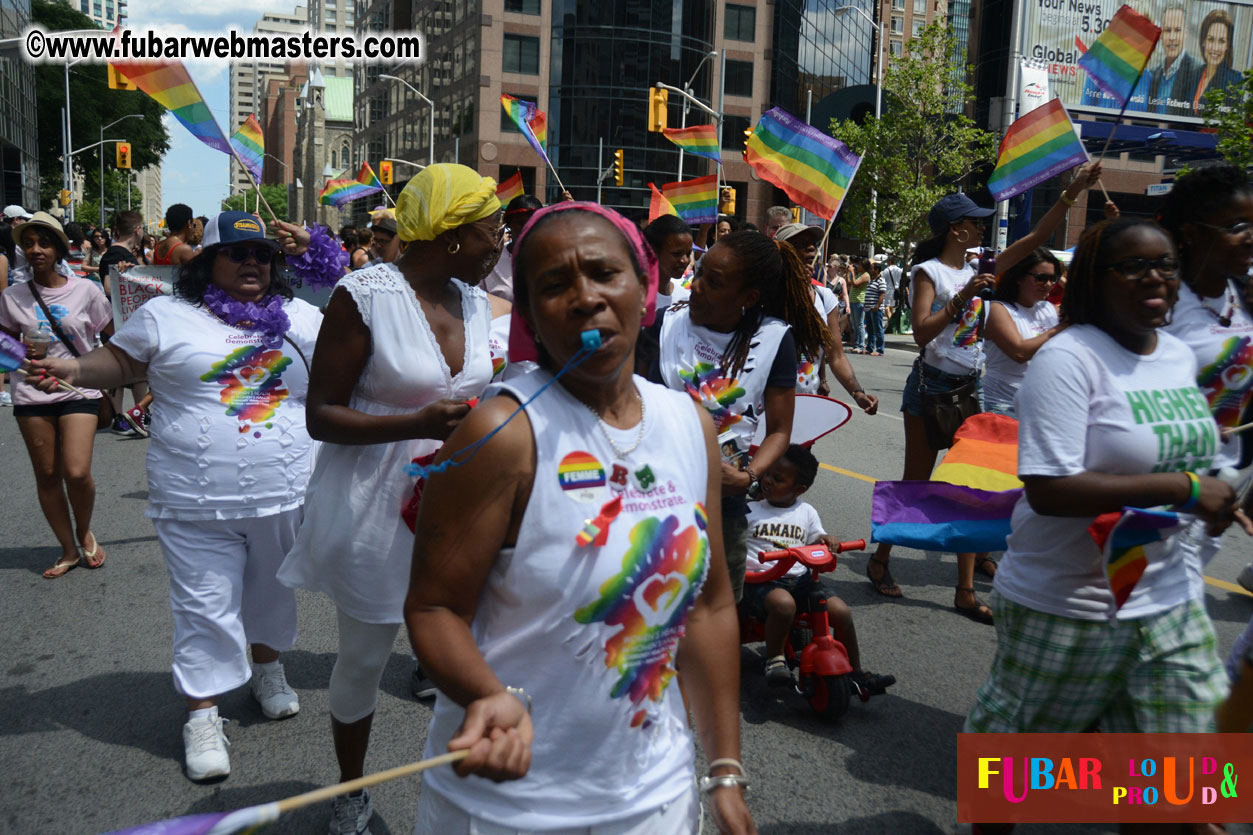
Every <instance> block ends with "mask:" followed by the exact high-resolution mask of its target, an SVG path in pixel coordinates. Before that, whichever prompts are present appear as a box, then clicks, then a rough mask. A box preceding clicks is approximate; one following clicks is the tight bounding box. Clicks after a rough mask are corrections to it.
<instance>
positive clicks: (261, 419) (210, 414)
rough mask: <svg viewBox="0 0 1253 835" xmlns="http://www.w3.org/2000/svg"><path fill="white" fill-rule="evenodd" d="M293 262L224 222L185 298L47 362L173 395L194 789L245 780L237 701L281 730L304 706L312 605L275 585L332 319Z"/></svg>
mask: <svg viewBox="0 0 1253 835" xmlns="http://www.w3.org/2000/svg"><path fill="white" fill-rule="evenodd" d="M280 228H282V229H284V230H285V231H286V233H287V234H288V236H289V237H291V236H294V237H296V238H300V239H303V237H304V233H303V230H300V229H299V228H298V227H292V226H286V225H281V226H280ZM277 249H278V247H277V244H276V243H275V242H274V241H273V240H270V239H267V238H266V237H265V231H264V229H263V228H262V226H261V224H260V223H259V222H258V221H257V219H256V217H255V216H253V215H250V214H247V213H245V212H222V213H220V214H218V215H216V216H215V217H213V218H211V219H210V220H209V223H208V225H207V226H206V228H205V233H204V249H203V250H202V251H201V253H200V254H199V255H198V256H196V257H195V258H193V259H192V260H191V261H190V262H188V263H187V264H185V265H184V266H183V267H182V268H181V270H180V272H179V275H178V278H177V280H176V282H175V289H174V292H175V295H174V296H173V297H159V298H155V299H152V300H151V301H149V302H147V303H146V304H144V305H143V306H142V307H140V308H139V309H138V310H136V311H135V313H134V314H133V315H132V316H131V318H130V319H129V320H128V321H127V322H126V324H125V325H124V326H123V327H122V328H120V329H119V330H118V332H117V334H116V335H115V336H114V337H113V339H112V341H111V342H110V343H109V344H108V345H106V346H104V347H102V348H97V349H96V350H94V351H92V352H91V353H89V354H86V355H85V356H83V357H81V358H79V359H77V360H75V359H49V360H45V361H43V362H41V363H37V364H36V367H37V368H39V369H42V370H44V371H46V372H47V373H49V374H51V375H53V376H55V377H60V378H61V379H64V380H67V381H69V382H72V383H75V384H80V385H89V386H99V387H102V388H109V387H113V386H117V385H124V384H127V383H132V382H135V381H137V380H149V381H151V383H152V387H153V389H154V390H156V391H157V392H159V397H158V398H157V400H156V402H155V403H154V404H153V407H152V408H153V411H154V417H156V420H155V421H154V422H153V430H152V440H151V443H150V444H149V446H148V501H149V504H148V511H147V515H148V517H149V518H151V519H152V520H153V525H154V526H155V527H156V531H157V539H158V541H159V542H160V544H161V551H162V554H163V555H164V557H165V564H166V568H167V569H168V571H169V575H170V607H171V609H172V610H173V615H174V665H173V670H174V686H175V688H176V689H177V690H178V692H179V693H181V694H182V695H183V696H184V697H186V699H187V707H188V710H189V711H190V715H189V717H188V721H187V724H186V725H184V726H183V743H184V748H185V754H186V766H187V776H188V777H189V778H191V779H193V780H206V779H210V778H215V777H224V776H226V775H227V774H229V773H230V758H229V756H228V754H227V751H226V746H227V744H228V743H227V740H226V736H225V734H224V733H223V730H222V724H223V722H224V721H225V720H224V719H222V717H220V716H219V715H218V709H217V700H218V697H219V696H221V695H222V694H223V693H226V692H228V691H230V690H233V689H235V688H236V687H239V686H240V685H242V684H244V683H246V682H248V681H249V680H250V679H251V682H252V692H253V695H254V696H255V697H256V698H257V700H258V702H260V704H261V710H262V712H263V713H264V714H265V715H266V716H267V717H269V718H271V719H281V718H284V717H287V716H291V715H294V714H295V713H296V712H297V711H299V709H300V702H299V700H298V699H297V697H296V693H295V692H294V691H293V690H292V689H291V687H290V686H289V685H288V684H287V680H286V677H285V675H284V672H283V667H282V664H281V663H280V662H279V653H280V652H281V651H283V650H287V649H290V648H291V647H292V645H293V644H294V643H295V641H296V596H295V593H294V592H293V591H292V590H291V589H288V588H286V587H285V586H283V585H282V584H280V583H279V582H278V580H277V578H276V576H275V575H276V573H277V571H278V566H279V564H280V563H281V562H282V560H283V557H284V556H285V555H286V554H287V550H288V549H289V548H290V547H291V545H292V543H293V542H294V541H295V537H296V530H297V528H298V527H299V524H300V515H301V507H302V505H303V504H304V497H305V486H306V484H307V482H308V478H309V467H310V459H311V457H312V446H313V445H312V441H311V440H310V439H309V434H308V432H306V431H305V402H304V401H305V393H306V390H307V387H308V367H307V365H306V362H305V358H307V357H309V356H311V355H312V351H313V346H314V341H315V339H316V337H317V333H318V328H319V326H320V324H321V321H322V315H321V314H320V313H319V312H318V310H317V309H316V308H315V307H313V306H312V305H310V304H308V303H306V302H303V301H300V300H299V299H294V298H292V291H291V289H290V287H288V286H287V284H286V282H285V281H284V280H283V279H282V277H281V275H280V273H279V272H278V269H277V266H278V264H277ZM50 384H51V381H48V382H46V383H44V384H42V385H45V386H50ZM249 646H251V650H252V661H253V664H254V665H255V668H250V667H249V663H248V649H249Z"/></svg>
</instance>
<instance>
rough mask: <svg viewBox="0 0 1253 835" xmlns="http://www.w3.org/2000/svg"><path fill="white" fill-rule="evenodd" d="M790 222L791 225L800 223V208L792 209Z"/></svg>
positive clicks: (794, 207)
mask: <svg viewBox="0 0 1253 835" xmlns="http://www.w3.org/2000/svg"><path fill="white" fill-rule="evenodd" d="M792 222H793V223H800V222H801V207H800V206H793V207H792Z"/></svg>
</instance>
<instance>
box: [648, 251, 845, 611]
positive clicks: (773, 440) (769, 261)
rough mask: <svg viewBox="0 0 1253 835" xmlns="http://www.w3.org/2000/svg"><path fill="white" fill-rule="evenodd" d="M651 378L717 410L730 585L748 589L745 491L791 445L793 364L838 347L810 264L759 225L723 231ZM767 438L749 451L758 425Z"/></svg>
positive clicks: (677, 312) (664, 330)
mask: <svg viewBox="0 0 1253 835" xmlns="http://www.w3.org/2000/svg"><path fill="white" fill-rule="evenodd" d="M660 345H661V349H660V358H659V360H658V363H657V365H656V366H655V367H654V368H653V369H652V371H651V373H650V378H651V379H653V380H654V381H656V382H661V383H664V384H665V385H666V386H668V387H670V388H672V389H675V390H676V391H686V392H687V393H688V394H689V395H691V397H692V399H693V400H695V401H696V402H698V403H700V405H702V406H704V407H705V409H706V410H708V411H709V413H710V414H711V415H712V416H713V419H714V425H715V428H716V429H717V431H718V433H719V434H718V443H719V445H720V446H721V447H722V450H723V464H722V525H723V528H722V529H723V537H724V541H725V543H726V554H727V565H728V567H729V568H730V572H731V585H732V587H733V589H734V591H735V599H736V601H737V602H738V601H739V600H740V597H741V596H742V594H743V591H744V561H745V557H746V553H747V552H746V549H747V536H748V522H747V519H746V516H747V513H748V499H756V498H758V497H759V495H758V494H759V490H760V486H759V484H758V478H759V477H760V476H761V474H762V473H764V472H765V471H766V470H768V469H769V468H770V466H771V465H772V464H774V462H775V461H777V460H779V458H780V457H781V456H782V455H783V453H784V452H785V451H786V450H787V447H788V444H789V443H790V442H791V436H792V413H793V410H794V408H795V405H796V363H797V360H798V358H799V357H800V356H801V355H802V354H803V355H805V356H810V357H816V356H821V355H824V353H825V354H826V355H829V354H830V353H831V334H830V332H829V331H828V330H827V326H826V323H825V322H823V321H822V317H821V316H820V315H819V314H818V311H817V310H816V309H815V308H814V304H813V301H812V299H811V297H810V293H809V270H808V269H807V268H806V265H805V263H804V262H803V261H801V257H800V255H798V254H797V252H796V250H795V249H794V248H793V247H792V245H791V244H789V243H787V242H778V243H776V242H775V241H772V240H771V239H770V238H767V237H766V236H765V235H763V234H761V233H760V232H750V231H740V232H732V233H730V234H728V235H724V236H723V237H721V238H719V239H718V241H717V243H715V244H714V245H713V246H711V247H710V248H709V251H708V252H706V253H705V257H704V258H702V259H701V260H700V264H699V265H698V266H697V269H696V275H695V278H694V279H693V280H692V295H691V297H690V298H689V299H688V300H687V301H686V302H678V303H676V304H674V305H673V306H672V307H671V308H670V310H669V311H668V312H667V313H666V314H665V318H664V319H663V320H662V322H661V333H660ZM762 420H765V422H766V437H765V440H763V441H762V442H761V445H760V446H759V447H758V448H757V452H756V453H755V454H753V455H752V457H751V458H750V457H749V455H748V450H749V446H750V445H751V443H752V440H753V436H754V435H755V434H756V432H757V425H758V424H759V423H760V422H761V421H762Z"/></svg>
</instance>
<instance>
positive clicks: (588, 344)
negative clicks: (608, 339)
mask: <svg viewBox="0 0 1253 835" xmlns="http://www.w3.org/2000/svg"><path fill="white" fill-rule="evenodd" d="M579 338H580V339H582V340H583V350H584V351H595V350H596V349H597V348H599V347H600V346H601V339H600V329H599V328H592V329H591V330H586V331H583V332H582V333H581V334H579Z"/></svg>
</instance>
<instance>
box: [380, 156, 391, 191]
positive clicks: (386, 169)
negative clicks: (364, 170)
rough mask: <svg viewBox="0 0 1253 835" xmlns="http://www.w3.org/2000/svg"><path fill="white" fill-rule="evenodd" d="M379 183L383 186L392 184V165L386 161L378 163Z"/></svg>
mask: <svg viewBox="0 0 1253 835" xmlns="http://www.w3.org/2000/svg"><path fill="white" fill-rule="evenodd" d="M379 182H380V183H382V184H383V185H385V186H390V185H391V184H392V164H391V163H390V162H387V161H386V160H384V161H383V162H380V163H379Z"/></svg>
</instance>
